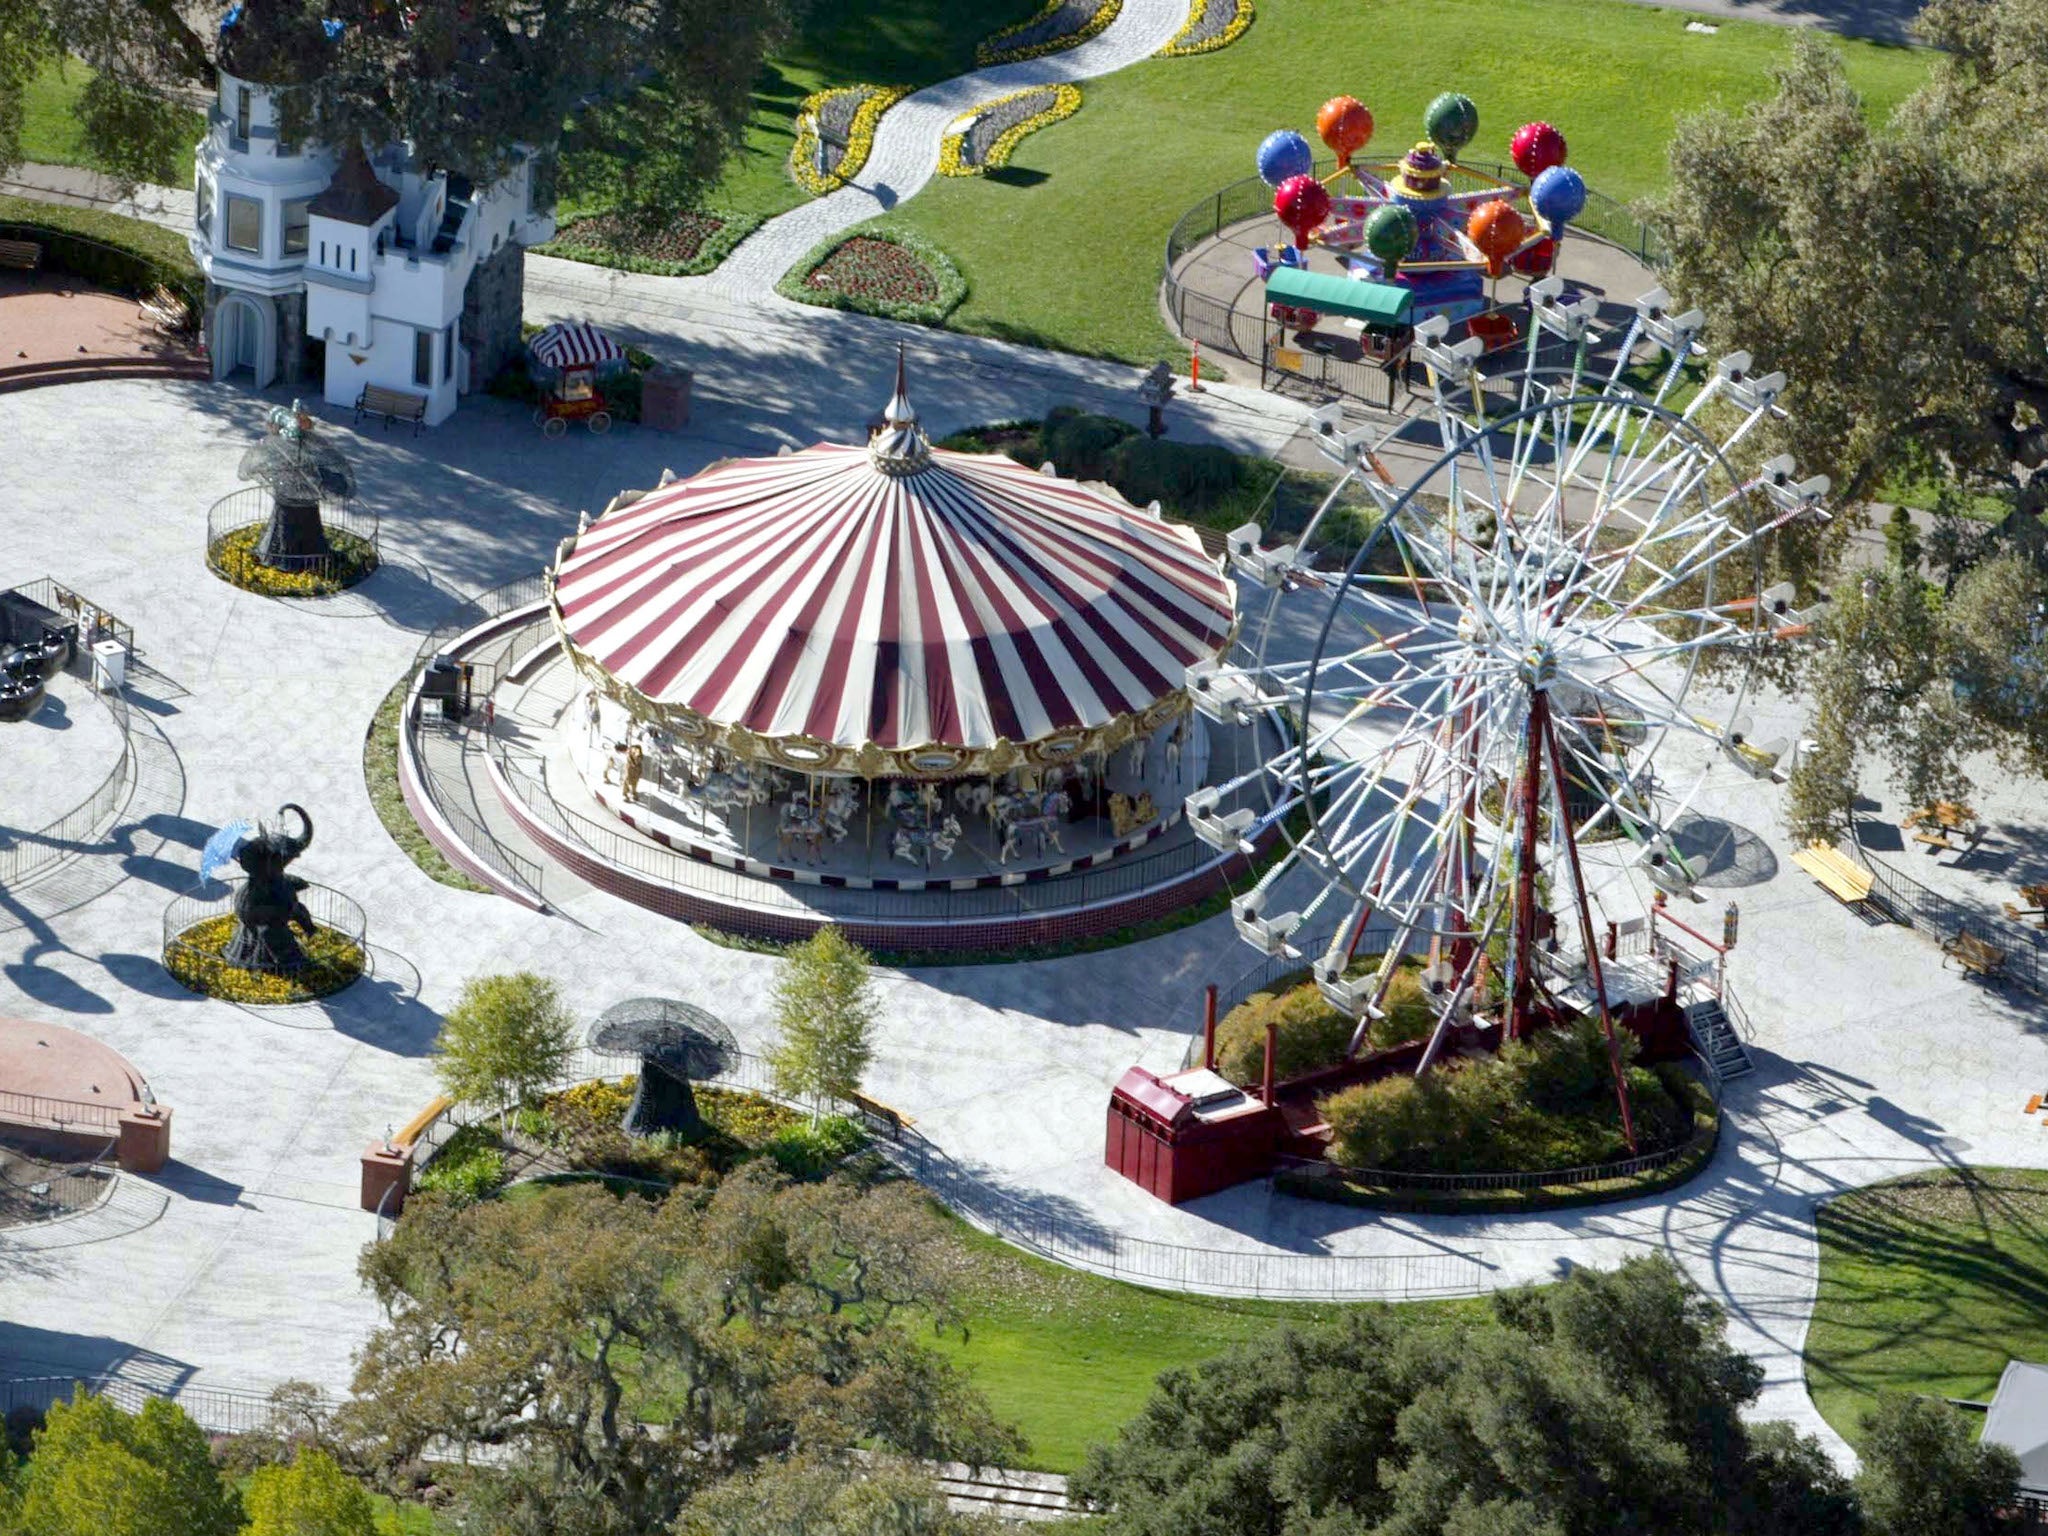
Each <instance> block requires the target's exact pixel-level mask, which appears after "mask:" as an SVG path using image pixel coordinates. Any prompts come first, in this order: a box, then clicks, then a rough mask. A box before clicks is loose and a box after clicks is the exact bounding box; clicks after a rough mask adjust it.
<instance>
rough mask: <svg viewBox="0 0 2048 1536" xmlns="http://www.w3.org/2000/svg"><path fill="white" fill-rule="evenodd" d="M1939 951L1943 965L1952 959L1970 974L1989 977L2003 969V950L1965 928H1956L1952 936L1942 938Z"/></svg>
mask: <svg viewBox="0 0 2048 1536" xmlns="http://www.w3.org/2000/svg"><path fill="white" fill-rule="evenodd" d="M1941 952H1942V954H1943V955H1944V956H1945V957H1946V958H1945V959H1943V961H1942V962H1941V963H1942V964H1943V965H1944V966H1946V965H1947V964H1948V962H1949V961H1950V960H1953V961H1955V963H1956V964H1957V965H1959V966H1961V967H1962V968H1963V969H1964V970H1966V971H1968V972H1969V973H1970V974H1971V975H1972V976H1983V977H1986V978H1990V977H1995V976H1998V975H2001V974H2003V972H2004V970H2005V951H2004V950H2002V949H2000V948H1999V947H1998V946H1997V945H1996V944H1993V943H1990V942H1989V941H1987V940H1984V939H1980V938H1978V937H1977V936H1976V935H1975V934H1973V933H1970V932H1967V931H1966V930H1962V929H1958V930H1957V931H1956V936H1955V937H1954V938H1952V939H1944V940H1942V943H1941Z"/></svg>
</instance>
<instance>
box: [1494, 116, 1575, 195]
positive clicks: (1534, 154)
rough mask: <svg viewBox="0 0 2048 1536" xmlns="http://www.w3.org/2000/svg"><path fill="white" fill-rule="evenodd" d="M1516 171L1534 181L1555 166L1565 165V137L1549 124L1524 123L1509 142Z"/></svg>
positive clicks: (1509, 149)
mask: <svg viewBox="0 0 2048 1536" xmlns="http://www.w3.org/2000/svg"><path fill="white" fill-rule="evenodd" d="M1508 153H1509V154H1510V155H1512V156H1513V157H1514V161H1515V169H1516V170H1518V171H1520V172H1521V173H1522V174H1523V175H1524V176H1526V177H1528V178H1529V179H1530V180H1531V181H1534V180H1535V179H1536V178H1537V177H1538V176H1541V175H1542V174H1543V173H1544V172H1545V171H1547V170H1549V169H1550V168H1551V167H1552V166H1553V165H1563V164H1564V154H1565V142H1564V135H1563V134H1561V133H1559V132H1558V131H1557V130H1556V129H1555V128H1553V127H1551V126H1550V124H1548V123H1524V124H1522V126H1521V127H1519V128H1517V129H1516V130H1515V136H1514V137H1513V138H1512V139H1510V140H1509V141H1508Z"/></svg>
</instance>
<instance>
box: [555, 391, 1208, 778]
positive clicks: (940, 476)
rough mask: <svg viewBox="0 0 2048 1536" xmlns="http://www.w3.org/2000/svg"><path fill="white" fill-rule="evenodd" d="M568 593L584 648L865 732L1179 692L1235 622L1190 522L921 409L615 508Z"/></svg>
mask: <svg viewBox="0 0 2048 1536" xmlns="http://www.w3.org/2000/svg"><path fill="white" fill-rule="evenodd" d="M892 409H893V408H892ZM906 415H907V412H906ZM911 420H913V421H914V418H911ZM913 437H914V441H913V440H912V438H913ZM555 601H556V605H557V609H558V611H559V613H560V616H561V621H562V627H563V630H564V632H565V633H566V634H567V636H568V637H569V639H570V641H571V642H572V643H573V644H574V645H575V647H576V648H577V649H578V650H580V651H581V652H582V653H583V654H584V655H585V656H587V657H588V658H590V659H591V660H593V661H595V662H596V663H598V664H599V665H600V666H602V667H603V668H604V670H605V671H606V672H608V673H609V674H610V675H611V677H612V678H613V680H615V681H616V682H619V683H624V684H626V685H628V686H630V687H631V688H632V689H633V690H635V691H637V692H638V693H639V694H640V695H642V696H643V697H645V698H647V699H649V700H651V701H653V702H654V703H656V704H658V705H662V706H664V707H668V708H675V707H680V708H682V709H684V710H687V711H689V712H691V713H693V714H694V715H696V716H699V717H701V718H702V719H704V720H706V721H708V722H712V723H715V724H717V725H721V726H726V727H732V726H739V727H743V728H744V729H746V730H747V731H750V732H752V733H754V734H755V735H757V736H762V737H768V738H782V739H785V740H802V741H805V742H812V743H820V744H825V743H829V744H831V745H833V746H835V747H837V748H840V749H845V750H853V751H859V750H861V749H862V748H864V747H868V746H874V747H879V748H885V749H890V750H898V751H901V750H907V749H912V748H918V747H927V746H934V747H948V748H954V749H964V750H966V751H980V750H983V749H987V748H990V747H993V746H996V745H997V744H998V743H1000V742H1008V743H1012V744H1019V745H1021V744H1026V743H1030V742H1033V741H1037V740H1040V739H1042V738H1046V737H1049V736H1054V735H1058V734H1061V733H1067V732H1073V731H1077V730H1079V731H1087V730H1093V729H1096V728H1099V727H1102V726H1105V725H1108V724H1110V723H1111V722H1112V721H1115V720H1118V719H1119V718H1120V717H1124V716H1130V715H1135V714H1139V713H1141V712H1143V711H1145V710H1148V709H1150V708H1151V707H1152V706H1153V705H1155V704H1156V703H1158V702H1159V701H1160V700H1162V699H1164V698H1166V697H1167V696H1169V695H1170V694H1173V693H1175V692H1176V691H1178V690H1179V689H1180V688H1181V686H1182V683H1183V680H1184V678H1185V675H1186V669H1187V667H1188V666H1189V664H1190V663H1193V662H1196V661H1201V660H1206V659H1208V658H1211V657H1213V656H1215V655H1216V654H1217V652H1218V651H1219V650H1221V649H1222V648H1223V646H1224V645H1225V644H1226V643H1227V641H1228V639H1229V636H1230V634H1231V630H1232V627H1233V625H1234V624H1235V622H1236V610H1235V592H1234V589H1233V588H1232V586H1231V584H1230V582H1229V581H1228V580H1227V579H1226V578H1225V577H1224V575H1223V573H1222V570H1221V567H1220V563H1219V562H1218V561H1216V560H1213V559H1211V558H1209V557H1208V556H1206V555H1205V554H1204V553H1203V552H1202V548H1201V543H1200V541H1199V540H1198V539H1197V538H1196V537H1195V535H1194V533H1193V531H1192V530H1190V529H1187V528H1183V527H1176V526H1173V525H1170V524H1168V523H1165V522H1162V521H1161V520H1160V519H1159V518H1157V517H1155V516H1153V515H1151V514H1150V513H1147V512H1143V511H1139V510H1137V509H1135V508H1133V507H1131V506H1130V505H1129V504H1127V503H1126V502H1124V501H1122V500H1121V499H1119V498H1117V497H1116V496H1114V495H1111V494H1105V493H1102V492H1098V491H1094V490H1090V489H1087V488H1085V487H1083V486H1081V485H1079V484H1076V483H1075V482H1073V481H1071V480H1061V479H1057V478H1054V477H1053V476H1051V475H1045V474H1036V473H1033V472H1032V471H1031V470H1029V469H1026V468H1025V467H1024V466H1022V465H1021V464H1018V463H1015V462H1014V461H1012V460H1010V459H1007V458H1002V457H1000V456H996V455H987V454H967V453H953V452H948V451H945V450H933V449H929V448H927V447H926V446H925V445H924V443H923V440H922V433H921V432H918V430H917V428H916V427H915V426H914V425H907V426H903V427H897V428H892V429H891V430H890V431H887V432H885V433H884V434H883V437H882V438H880V439H878V440H877V443H876V445H875V446H874V447H873V448H851V447H839V446H833V445H830V444H819V445H818V446H816V447H814V448H810V449H806V450H805V451H804V452H802V453H796V454H789V455H786V456H783V457H780V458H773V459H739V460H732V461H728V462H726V463H723V464H717V465H714V466H712V467H711V468H709V469H707V470H705V471H704V472H703V473H701V474H699V475H696V476H695V477H693V478H691V479H689V480H684V481H679V482H676V483H674V484H671V485H668V486H664V487H662V488H661V489H659V490H655V491H650V492H649V493H647V494H646V495H645V496H644V497H643V498H641V499H640V500H639V501H636V502H634V503H632V504H631V505H629V506H620V507H616V508H614V509H613V510H612V511H610V512H608V513H606V514H605V515H604V516H603V517H601V518H599V519H598V520H597V521H596V522H594V523H593V524H591V525H590V527H589V528H588V529H587V530H586V531H585V532H584V533H583V534H581V535H580V536H579V537H578V538H577V539H576V541H575V546H574V549H573V551H572V552H571V553H570V554H568V555H567V557H566V558H565V559H563V561H562V562H561V564H560V565H559V566H558V568H557V570H556V573H555Z"/></svg>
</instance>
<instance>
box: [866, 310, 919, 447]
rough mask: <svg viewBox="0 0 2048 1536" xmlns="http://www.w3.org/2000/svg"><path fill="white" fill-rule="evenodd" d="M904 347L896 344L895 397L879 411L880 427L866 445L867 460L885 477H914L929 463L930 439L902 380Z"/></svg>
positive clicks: (901, 344) (900, 343)
mask: <svg viewBox="0 0 2048 1536" xmlns="http://www.w3.org/2000/svg"><path fill="white" fill-rule="evenodd" d="M904 373H905V368H904V358H903V343H902V342H900V341H899V342H898V343H896V393H895V394H893V395H891V396H890V397H889V404H888V405H887V406H886V407H885V408H884V409H883V411H882V427H881V430H880V431H878V432H877V433H875V435H874V437H873V438H872V439H871V440H870V441H869V443H868V457H869V458H870V459H872V460H873V461H874V464H875V467H876V468H877V469H879V470H881V471H882V473H883V474H885V475H914V474H916V473H917V472H918V471H919V470H921V469H923V468H925V467H926V466H927V465H929V464H930V463H931V461H932V445H931V439H930V438H928V437H926V436H925V434H924V428H923V427H920V426H919V425H918V424H917V412H916V410H915V409H913V408H912V406H911V404H910V389H909V386H908V384H907V383H906V382H905V379H904Z"/></svg>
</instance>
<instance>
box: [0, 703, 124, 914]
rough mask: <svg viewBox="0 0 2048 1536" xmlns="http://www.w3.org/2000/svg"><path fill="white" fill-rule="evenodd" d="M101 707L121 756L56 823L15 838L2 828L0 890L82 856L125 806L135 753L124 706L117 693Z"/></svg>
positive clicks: (47, 824) (16, 835)
mask: <svg viewBox="0 0 2048 1536" xmlns="http://www.w3.org/2000/svg"><path fill="white" fill-rule="evenodd" d="M101 702H103V703H104V704H105V705H106V706H107V709H108V710H109V711H110V712H111V713H112V714H113V716H114V723H115V724H116V725H118V726H119V727H120V730H121V755H120V757H119V758H117V759H116V760H115V762H114V766H113V767H112V768H110V769H108V770H107V776H106V777H105V778H103V779H101V780H100V782H99V785H98V786H97V787H96V788H95V789H94V790H93V792H92V793H91V794H89V795H87V796H86V797H85V798H84V799H83V800H81V801H79V803H78V804H77V805H74V806H73V807H72V808H71V809H70V810H68V811H66V812H65V813H64V814H63V815H62V816H59V817H58V818H57V819H56V820H55V821H52V822H49V823H46V824H45V825H43V826H41V827H38V828H36V829H35V830H34V831H32V832H31V831H21V832H16V831H12V830H8V829H4V828H0V839H4V843H5V845H4V846H0V887H11V886H17V885H20V884H21V883H22V882H23V881H25V880H27V879H29V877H30V876H32V875H38V874H41V873H42V872H43V871H44V870H45V869H48V868H49V867H51V866H52V865H55V864H59V863H62V862H63V861H64V860H65V859H67V858H69V857H70V856H71V855H72V854H75V853H80V852H83V851H84V844H85V841H86V839H87V838H90V837H92V836H93V835H94V834H96V833H98V832H100V831H101V830H102V829H103V828H105V827H106V825H107V823H108V822H110V821H111V820H112V819H113V817H114V816H115V815H116V814H117V813H118V812H119V811H120V809H121V807H122V806H123V805H125V804H126V803H127V799H128V788H129V780H130V779H131V778H132V777H133V776H134V770H135V750H134V744H133V742H132V741H131V740H130V738H129V728H130V725H131V724H132V720H131V717H130V715H129V713H128V701H127V700H126V699H125V698H123V697H122V696H121V695H120V694H118V693H110V694H102V695H101Z"/></svg>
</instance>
